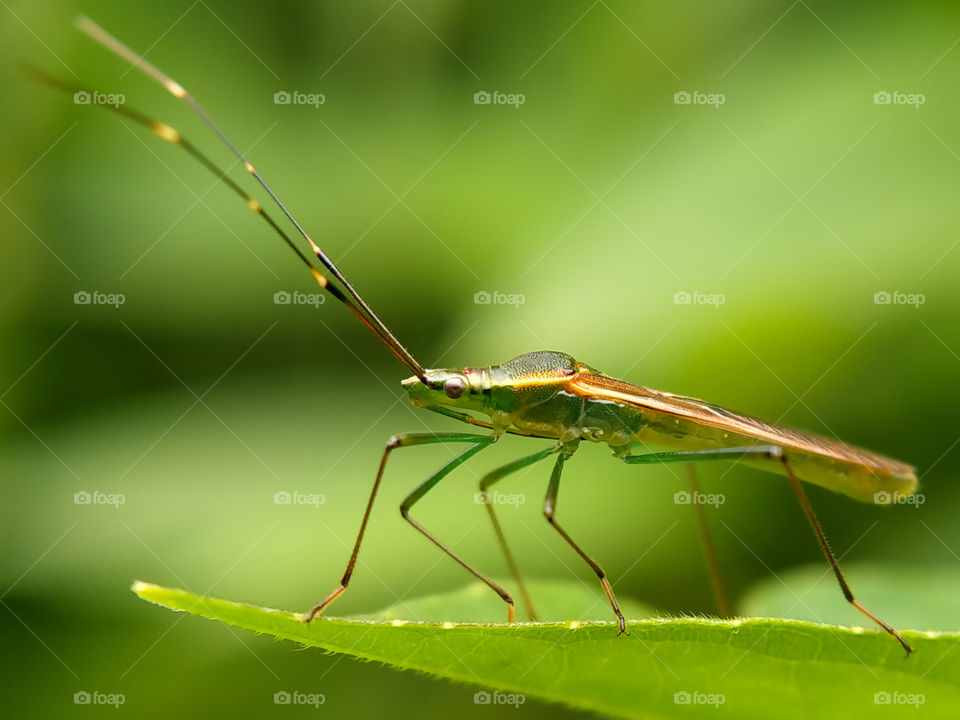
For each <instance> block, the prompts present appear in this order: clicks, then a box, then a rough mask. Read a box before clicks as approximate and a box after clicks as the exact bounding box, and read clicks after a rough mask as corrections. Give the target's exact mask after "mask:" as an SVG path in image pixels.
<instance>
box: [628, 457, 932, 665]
mask: <svg viewBox="0 0 960 720" xmlns="http://www.w3.org/2000/svg"><path fill="white" fill-rule="evenodd" d="M744 455H759V456H762V457H766V458H768V459H769V460H772V461H775V462H779V463H781V464H782V465H783V468H784V471H785V472H786V474H787V477H788V478H789V479H790V484H791V485H792V486H793V491H794V492H795V493H796V495H797V499H798V500H799V501H800V507H801V508H802V509H803V513H804V515H806V516H807V520H808V521H809V522H810V526H811V527H812V528H813V534H814V535H816V537H817V542H818V543H819V544H820V549H821V550H822V551H823V554H824V556H825V557H826V558H827V562H828V563H829V564H830V569H831V570H833V574H834V575H835V576H836V578H837V582H838V583H839V584H840V590H841V591H842V592H843V596H844V597H845V598H846V599H847V602H849V603H850V604H851V605H853V606H854V607H855V608H856V609H857V610H859V611H860V612H862V613H863V614H864V615H866V616H867V617H868V618H870V619H871V620H873V621H874V622H875V623H876V624H877V625H879V626H880V627H881V628H883V630H884V631H885V632H886V633H887V634H888V635H890V636H891V637H893V638H894V639H895V640H896V641H897V642H899V643H900V645H901V646H902V647H903V649H904V650H906V652H907V655H909V654H910V653H911V652H913V648H912V647H910V645H909V644H907V641H906V640H904V639H903V637H902V636H901V635H900V633H899V632H897V631H896V630H895V629H894V628H893V627H891V626H890V625H888V624H887V623H886V622H884V621H883V620H881V619H880V618H879V617H877V616H876V615H874V614H873V613H872V612H870V611H869V610H868V609H867V608H865V607H864V606H863V605H861V604H860V603H859V602H858V601H857V600H856V599H855V598H854V596H853V592H852V591H851V590H850V586H849V585H848V584H847V581H846V579H845V578H844V577H843V573H842V572H840V565H839V564H838V563H837V558H836V556H835V555H834V554H833V551H832V550H831V549H830V545H829V544H828V543H827V536H826V535H825V534H824V532H823V528H821V527H820V522H819V521H818V520H817V516H816V515H815V514H814V512H813V508H812V507H810V502H809V501H808V500H807V495H806V493H805V492H804V491H803V487H802V486H801V484H800V481H799V480H798V479H797V476H796V474H794V472H793V467H792V466H791V465H790V462H789V460H788V459H787V455H786V453H785V452H784V450H783V448H781V447H779V446H776V445H758V446H752V447H732V448H720V449H717V450H689V451H682V452H663V453H648V454H644V455H627V456H626V457H624V458H623V459H624V461H625V462H627V463H630V464H655V463H664V462H688V461H696V460H733V461H735V460H738V459H739V458H742V457H743V456H744Z"/></svg>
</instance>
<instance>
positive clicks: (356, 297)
mask: <svg viewBox="0 0 960 720" xmlns="http://www.w3.org/2000/svg"><path fill="white" fill-rule="evenodd" d="M77 27H78V28H79V29H80V30H81V31H82V32H83V33H85V34H86V35H87V36H89V37H90V38H91V39H92V40H94V41H95V42H96V43H98V44H99V45H102V46H103V47H105V48H106V49H107V50H110V51H111V52H112V53H114V54H115V55H117V56H119V57H120V58H122V59H123V60H125V61H126V62H128V63H129V64H130V66H131V67H133V68H136V69H137V70H140V71H141V72H143V73H144V74H146V75H147V76H149V77H151V78H153V79H154V80H155V81H156V82H158V83H159V84H160V85H162V86H163V87H165V88H166V89H167V91H168V92H170V94H171V95H173V96H174V97H176V98H178V99H180V100H182V101H183V102H185V103H186V104H187V105H188V106H189V107H190V108H191V109H192V110H193V111H194V112H195V113H196V114H197V115H199V116H200V118H201V119H202V120H203V121H204V122H205V123H206V124H207V125H208V126H209V127H210V129H211V130H213V132H214V133H215V134H216V136H217V137H218V138H220V141H221V142H223V144H224V145H226V146H227V147H228V148H229V149H230V152H232V153H233V154H234V155H235V156H236V157H237V159H239V160H240V161H241V162H242V163H243V165H244V167H245V168H246V170H247V172H249V173H250V174H251V175H253V177H254V178H256V180H257V182H258V183H260V185H261V186H262V187H263V189H264V190H266V191H267V194H268V195H270V197H271V198H272V199H273V201H274V202H275V203H276V205H277V207H279V208H280V210H281V211H282V212H283V214H284V215H286V217H287V219H288V220H289V221H290V222H291V223H293V225H294V227H296V229H297V231H298V232H299V233H300V235H302V236H303V238H304V239H305V240H306V241H307V242H308V243H309V244H310V249H311V250H312V251H313V253H314V255H316V257H317V259H318V260H319V261H320V263H321V264H322V265H323V266H324V267H325V268H326V269H327V270H328V271H329V272H330V274H331V275H333V277H335V278H336V279H337V280H338V281H339V282H340V284H341V285H343V287H344V288H345V289H346V291H347V293H349V295H350V297H351V298H353V301H354V302H353V303H347V302H346V298H345V297H344V296H343V295H342V294H338V293H334V292H333V290H332V289H331V286H330V285H329V283H328V282H327V280H326V278H323V276H322V275H319V271H317V270H316V268H314V267H313V266H312V265H310V267H311V271H312V272H313V273H314V277H316V278H317V282H319V283H320V285H321V286H322V287H325V288H326V289H327V290H329V291H330V292H331V294H333V295H334V297H337V299H338V300H341V301H342V302H344V303H345V304H347V306H348V307H351V309H353V310H354V312H355V314H357V316H358V317H360V319H361V320H363V322H364V324H365V325H366V326H367V327H368V328H370V330H372V331H373V332H374V334H375V335H377V337H379V338H380V340H381V341H382V342H383V343H384V344H385V345H386V346H387V347H388V348H390V350H391V351H392V352H393V354H394V355H396V356H397V358H398V359H399V360H400V362H402V363H403V364H404V365H406V366H407V367H408V368H409V369H410V370H411V371H412V372H413V373H414V374H415V375H416V376H417V377H418V378H419V379H420V380H421V382H424V383H426V382H427V378H426V373H425V371H424V369H423V366H422V365H420V363H418V362H417V361H416V360H415V359H414V357H413V355H411V354H410V352H409V351H408V350H407V349H406V348H405V347H404V346H403V345H401V344H400V341H399V340H397V338H396V337H394V335H393V333H391V332H390V330H389V329H387V326H386V325H384V324H383V322H382V321H381V320H380V318H378V317H377V315H376V313H374V312H373V310H372V309H371V308H370V306H369V305H367V303H366V302H364V300H363V298H362V297H360V294H359V293H358V292H357V291H356V290H354V289H353V286H352V285H351V284H350V283H349V282H348V281H347V279H346V278H345V277H344V276H343V273H341V272H340V270H339V269H337V266H336V265H335V264H334V263H333V261H332V260H331V259H330V258H329V257H327V255H326V253H324V252H323V250H321V249H320V248H319V247H318V246H317V244H316V243H314V242H313V240H312V239H311V238H310V236H309V235H308V234H307V232H306V231H305V230H304V229H303V227H302V226H301V225H300V223H298V222H297V221H296V219H295V218H294V217H293V215H292V214H291V213H290V211H288V210H287V208H286V206H285V205H284V204H283V203H282V202H281V201H280V198H279V197H277V195H276V193H274V192H273V190H272V189H271V188H270V186H269V185H268V184H267V182H266V181H265V180H264V179H263V176H262V175H260V173H258V172H257V171H256V169H255V168H254V167H253V165H252V164H250V162H249V161H248V160H247V158H246V157H244V155H243V153H242V152H240V150H239V149H238V148H237V147H236V145H234V144H233V143H232V142H231V141H230V139H229V138H228V137H227V136H226V135H225V134H224V133H223V131H221V130H220V128H219V127H218V126H217V124H216V123H215V122H213V120H212V119H211V118H210V116H209V115H207V113H206V112H205V111H204V110H203V108H202V107H200V105H199V104H198V103H197V101H196V100H194V99H193V96H192V95H190V93H188V92H187V91H186V90H185V89H184V87H183V86H182V85H180V83H178V82H176V81H175V80H174V79H173V78H171V77H170V76H168V75H167V74H166V73H164V72H163V71H161V70H160V69H159V68H157V67H155V66H154V65H153V64H151V63H150V62H149V61H148V60H146V59H145V58H143V57H142V56H141V55H138V54H137V53H135V52H134V51H133V50H131V49H130V48H129V47H127V46H126V45H124V44H123V43H122V42H120V41H119V40H117V38H115V37H113V35H111V34H110V33H108V32H107V31H106V30H104V29H103V28H102V27H100V26H99V25H97V24H96V23H95V22H93V20H91V19H90V18H88V17H86V16H80V17H79V18H78V19H77ZM128 117H131V118H133V119H136V118H134V117H133V115H128ZM138 122H139V121H138ZM148 126H149V125H148ZM165 127H169V126H165ZM151 129H153V128H152V127H151ZM171 129H172V128H171ZM154 132H156V130H154ZM157 134H160V133H157ZM177 135H178V136H179V133H177ZM160 137H164V136H163V135H160ZM164 139H166V140H170V138H164ZM171 141H172V142H176V140H171ZM185 147H186V146H185ZM189 147H192V146H189ZM191 154H194V156H195V157H196V156H197V155H196V153H195V152H191ZM198 159H199V158H198ZM201 162H203V161H202V160H201ZM204 164H207V163H204ZM217 172H218V174H219V171H217ZM240 192H241V193H242V191H240ZM242 194H244V196H245V197H246V194H245V193H242ZM253 202H256V201H253ZM248 204H249V203H248ZM251 207H253V206H252V205H251ZM254 209H255V210H256V209H257V208H254ZM258 212H259V211H258ZM268 222H270V224H271V225H273V226H274V227H275V229H277V230H278V231H279V228H277V227H276V225H275V223H273V221H272V220H269V221H268ZM281 235H283V237H284V239H285V240H286V241H287V242H288V244H291V246H292V243H290V240H289V239H288V238H287V237H286V235H284V234H283V233H282V232H281ZM297 252H298V254H299V251H297ZM308 264H309V263H308ZM318 275H319V277H318ZM321 278H322V279H321ZM354 303H355V304H354ZM360 311H362V313H361V312H360ZM361 314H362V315H364V316H365V317H361Z"/></svg>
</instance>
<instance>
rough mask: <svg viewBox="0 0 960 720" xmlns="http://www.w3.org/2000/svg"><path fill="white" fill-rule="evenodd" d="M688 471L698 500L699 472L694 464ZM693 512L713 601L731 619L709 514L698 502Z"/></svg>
mask: <svg viewBox="0 0 960 720" xmlns="http://www.w3.org/2000/svg"><path fill="white" fill-rule="evenodd" d="M684 467H685V468H686V470H687V484H688V485H689V486H690V496H691V497H692V498H696V497H697V496H698V495H699V493H700V485H699V483H698V482H697V470H696V468H695V467H694V465H693V463H687V464H686V465H684ZM691 505H693V512H694V513H695V514H696V516H697V526H698V527H699V528H700V545H701V546H702V547H703V555H704V558H705V559H706V561H707V569H708V570H709V571H710V586H711V587H712V588H713V600H714V602H715V603H716V606H717V615H719V616H720V617H722V618H726V617H730V603H729V602H728V601H727V593H726V591H725V590H724V587H723V579H722V577H721V575H720V563H719V562H717V553H716V550H714V547H713V541H712V540H711V539H710V526H709V525H708V524H707V513H706V512H705V511H704V509H703V505H701V504H700V503H698V502H693V503H691Z"/></svg>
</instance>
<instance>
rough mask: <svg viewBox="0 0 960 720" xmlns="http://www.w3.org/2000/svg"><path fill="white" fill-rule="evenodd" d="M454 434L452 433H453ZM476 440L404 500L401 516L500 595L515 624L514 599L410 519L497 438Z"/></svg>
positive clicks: (478, 437)
mask: <svg viewBox="0 0 960 720" xmlns="http://www.w3.org/2000/svg"><path fill="white" fill-rule="evenodd" d="M451 434H452V433H451ZM457 434H458V435H460V436H461V437H463V438H466V437H469V436H468V435H466V434H464V433H457ZM473 437H475V438H476V441H475V444H474V445H473V446H472V447H469V448H467V449H466V450H464V451H463V452H462V453H460V454H459V455H457V457H455V458H454V459H453V460H451V461H450V462H448V463H447V464H446V465H444V466H443V467H441V468H440V469H439V470H437V471H436V472H435V473H434V474H433V475H431V476H430V477H429V478H427V479H426V480H425V481H424V482H423V483H421V484H420V485H419V486H418V487H417V488H416V489H415V490H414V491H413V492H411V493H410V494H409V495H407V497H405V498H404V500H403V502H402V503H400V514H401V515H402V516H403V519H404V520H406V521H407V522H408V523H410V524H411V525H413V527H415V528H416V529H417V530H419V531H420V532H421V533H423V535H424V536H426V538H427V539H428V540H430V542H432V543H433V544H434V545H436V546H437V547H438V548H440V549H441V550H443V551H444V552H445V553H446V554H447V555H449V556H450V557H452V558H453V559H454V560H456V561H457V562H458V563H459V564H460V565H461V566H462V567H463V568H465V569H466V570H467V571H468V572H470V573H471V574H472V575H473V576H474V577H476V578H477V579H478V580H480V581H482V582H483V583H484V584H486V585H487V587H489V588H490V589H491V590H493V591H494V592H495V593H496V594H497V595H499V596H500V597H501V598H502V599H503V601H504V602H505V603H507V622H513V617H514V604H513V598H512V597H511V596H510V593H508V592H507V591H506V590H504V589H503V588H502V587H500V586H499V585H498V584H497V583H495V582H494V581H493V580H491V579H490V578H488V577H487V576H486V575H484V574H483V573H481V572H480V571H479V570H477V569H476V568H475V567H473V566H472V565H470V564H469V563H468V562H467V561H466V560H464V559H463V558H461V557H460V556H459V555H457V554H456V553H455V552H454V551H453V550H451V549H450V548H448V547H447V546H446V545H445V544H444V543H443V541H441V540H440V539H439V538H438V537H437V536H436V535H434V534H433V533H431V532H430V531H429V530H427V529H426V528H425V527H424V526H423V525H421V524H420V523H418V522H417V521H416V520H414V519H413V518H412V517H410V508H412V507H413V506H414V505H415V504H416V503H417V502H419V501H420V500H421V499H422V498H423V496H424V495H426V494H427V493H428V492H430V490H432V489H433V487H434V486H435V485H436V484H437V483H439V482H440V481H441V480H443V478H445V477H446V476H447V475H448V474H449V473H450V472H451V471H452V470H454V469H455V468H457V467H459V466H460V465H462V464H463V463H465V462H466V461H467V460H468V459H470V458H471V457H472V456H473V455H475V454H476V453H478V452H479V451H480V450H482V449H483V448H485V447H487V446H488V445H489V444H490V443H492V442H494V440H495V438H494V437H493V436H491V435H475V436H473Z"/></svg>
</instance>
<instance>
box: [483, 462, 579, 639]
mask: <svg viewBox="0 0 960 720" xmlns="http://www.w3.org/2000/svg"><path fill="white" fill-rule="evenodd" d="M562 447H563V446H562V445H555V446H554V447H551V448H547V449H546V450H542V451H540V452H538V453H535V454H533V455H528V456H527V457H524V458H520V459H519V460H514V461H513V462H512V463H508V464H507V465H504V466H503V467H499V468H497V469H496V470H492V471H490V472H488V473H487V474H486V475H484V476H483V479H482V480H480V493H481V494H482V497H483V498H484V504H485V505H486V506H487V512H488V513H489V514H490V522H492V523H493V530H494V532H496V534H497V540H498V541H499V542H500V547H501V549H502V550H503V555H504V557H505V558H506V559H507V565H508V566H509V567H510V572H511V573H512V574H513V579H514V580H516V582H517V586H518V587H519V588H520V594H521V595H522V596H523V604H524V605H525V606H526V608H527V614H528V615H529V616H530V620H531V621H536V619H537V613H536V611H535V610H534V609H533V602H532V601H531V600H530V593H528V592H527V586H526V585H525V584H524V582H523V578H521V577H520V570H519V569H518V568H517V563H516V561H515V560H514V559H513V553H511V552H510V548H509V547H508V546H507V538H506V537H505V536H504V534H503V528H502V527H501V526H500V521H499V520H497V514H496V512H494V510H493V503H492V502H490V496H489V495H488V494H487V490H488V489H489V488H490V486H491V485H493V484H494V483H495V482H498V481H500V480H502V479H503V478H505V477H506V476H507V475H512V474H513V473H515V472H518V471H519V470H523V468H525V467H529V466H530V465H533V464H534V463H536V462H539V461H540V460H543V459H544V458H547V457H550V456H551V455H553V454H554V453H557V452H560V450H561V449H562Z"/></svg>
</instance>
